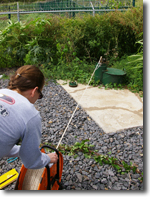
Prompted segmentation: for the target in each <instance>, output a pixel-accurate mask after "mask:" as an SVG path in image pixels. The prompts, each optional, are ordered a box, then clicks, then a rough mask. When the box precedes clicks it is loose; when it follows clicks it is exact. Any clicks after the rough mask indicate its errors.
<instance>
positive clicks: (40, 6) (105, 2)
mask: <svg viewBox="0 0 150 200" xmlns="http://www.w3.org/2000/svg"><path fill="white" fill-rule="evenodd" d="M132 6H135V0H102V1H99V0H91V1H90V0H89V1H88V0H51V1H45V2H32V3H26V2H13V3H7V4H5V3H1V4H0V14H1V15H2V14H9V15H10V14H17V15H18V21H19V14H21V13H22V14H23V13H24V14H27V13H35V12H36V13H42V12H43V13H44V12H51V13H55V12H57V13H58V12H59V13H61V12H73V13H75V12H93V15H94V14H95V12H109V11H114V10H116V9H118V10H121V11H124V10H126V9H128V8H130V7H132Z"/></svg>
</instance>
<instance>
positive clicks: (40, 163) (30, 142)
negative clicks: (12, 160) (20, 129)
mask: <svg viewBox="0 0 150 200" xmlns="http://www.w3.org/2000/svg"><path fill="white" fill-rule="evenodd" d="M40 142H41V119H40V117H39V115H37V116H35V117H34V118H32V119H31V120H30V121H28V123H27V124H26V129H25V131H24V136H23V138H22V144H21V148H20V152H19V156H20V158H21V160H22V162H23V164H24V166H25V167H26V168H30V169H40V168H43V167H45V166H46V165H47V164H48V163H50V161H51V160H50V156H49V155H48V154H45V153H41V151H40V149H39V145H40Z"/></svg>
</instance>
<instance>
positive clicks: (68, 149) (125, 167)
mask: <svg viewBox="0 0 150 200" xmlns="http://www.w3.org/2000/svg"><path fill="white" fill-rule="evenodd" d="M88 142H89V140H88V139H86V140H82V141H81V142H76V143H75V144H74V145H72V146H68V145H60V146H59V148H58V150H59V151H60V152H61V153H63V154H64V155H69V156H71V155H73V156H74V158H77V157H78V154H77V153H78V152H82V153H83V154H84V156H85V158H89V159H90V158H93V159H94V160H95V161H96V162H97V163H99V164H100V165H103V164H107V165H111V166H112V167H114V168H115V169H116V170H117V172H118V173H121V174H125V173H129V172H130V170H132V171H133V173H138V174H140V176H141V177H140V178H139V179H140V181H141V182H142V181H143V173H142V172H141V171H140V170H139V169H138V168H137V167H136V166H134V165H133V164H132V162H130V164H128V163H126V162H125V161H124V160H122V161H119V160H118V159H117V158H115V157H113V156H111V152H108V153H107V155H103V154H99V153H97V150H94V145H91V144H88ZM46 144H47V145H49V146H53V145H52V144H49V143H46Z"/></svg>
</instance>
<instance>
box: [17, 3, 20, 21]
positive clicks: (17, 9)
mask: <svg viewBox="0 0 150 200" xmlns="http://www.w3.org/2000/svg"><path fill="white" fill-rule="evenodd" d="M17 17H18V22H20V16H19V2H17Z"/></svg>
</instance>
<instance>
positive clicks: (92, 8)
mask: <svg viewBox="0 0 150 200" xmlns="http://www.w3.org/2000/svg"><path fill="white" fill-rule="evenodd" d="M90 3H91V6H92V9H93V17H94V16H95V10H94V6H93V4H92V2H91V1H90Z"/></svg>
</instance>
